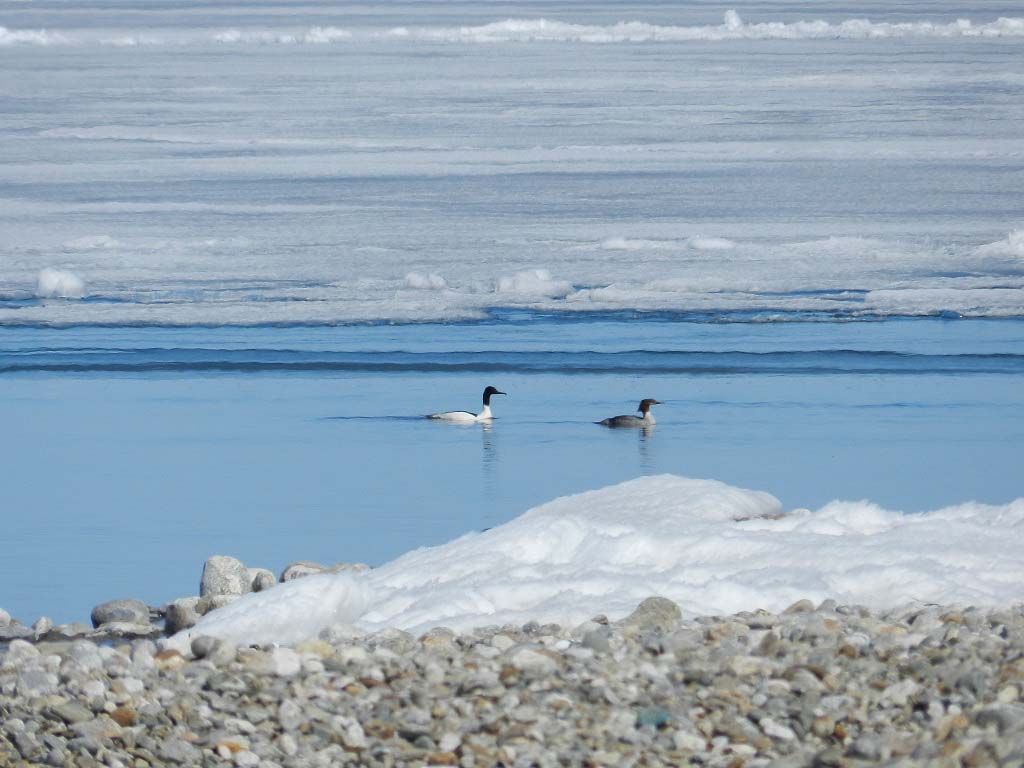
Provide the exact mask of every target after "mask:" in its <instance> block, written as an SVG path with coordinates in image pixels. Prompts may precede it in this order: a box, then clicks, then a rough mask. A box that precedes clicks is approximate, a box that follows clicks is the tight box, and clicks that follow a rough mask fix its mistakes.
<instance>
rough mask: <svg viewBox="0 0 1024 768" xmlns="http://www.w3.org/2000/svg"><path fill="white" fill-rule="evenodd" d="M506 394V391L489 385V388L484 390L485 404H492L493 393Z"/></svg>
mask: <svg viewBox="0 0 1024 768" xmlns="http://www.w3.org/2000/svg"><path fill="white" fill-rule="evenodd" d="M504 394H505V393H504V392H502V391H501V390H500V389H495V388H494V387H488V388H487V389H485V390H484V405H490V404H491V395H504Z"/></svg>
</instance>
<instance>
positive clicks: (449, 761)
mask: <svg viewBox="0 0 1024 768" xmlns="http://www.w3.org/2000/svg"><path fill="white" fill-rule="evenodd" d="M458 764H459V758H458V757H456V756H455V753H454V752H433V753H431V754H430V755H429V756H428V757H427V765H458Z"/></svg>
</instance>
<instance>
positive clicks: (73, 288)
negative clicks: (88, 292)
mask: <svg viewBox="0 0 1024 768" xmlns="http://www.w3.org/2000/svg"><path fill="white" fill-rule="evenodd" d="M84 295H85V283H84V282H83V280H82V278H80V277H79V276H78V275H76V274H75V273H74V272H64V271H62V270H59V269H51V268H49V267H47V268H46V269H41V270H39V275H38V276H37V277H36V296H38V297H39V298H40V299H80V298H82V297H83V296H84Z"/></svg>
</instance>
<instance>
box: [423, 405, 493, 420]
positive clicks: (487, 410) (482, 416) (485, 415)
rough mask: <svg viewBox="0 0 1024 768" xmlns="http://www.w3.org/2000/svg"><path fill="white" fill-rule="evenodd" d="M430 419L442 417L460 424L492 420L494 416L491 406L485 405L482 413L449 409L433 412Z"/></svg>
mask: <svg viewBox="0 0 1024 768" xmlns="http://www.w3.org/2000/svg"><path fill="white" fill-rule="evenodd" d="M427 418H428V419H441V420H442V421H454V422H457V423H459V424H473V423H475V422H478V421H490V420H491V419H493V418H494V416H493V415H492V414H491V406H489V405H485V406H484V409H483V410H482V411H480V413H470V412H469V411H448V412H447V413H432V414H430V415H429V416H427Z"/></svg>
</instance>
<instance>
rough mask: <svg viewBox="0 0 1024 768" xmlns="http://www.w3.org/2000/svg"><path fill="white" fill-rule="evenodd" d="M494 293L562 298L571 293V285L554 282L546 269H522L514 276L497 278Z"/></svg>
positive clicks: (562, 281)
mask: <svg viewBox="0 0 1024 768" xmlns="http://www.w3.org/2000/svg"><path fill="white" fill-rule="evenodd" d="M494 290H495V292H496V293H512V294H525V295H527V296H543V297H547V298H550V297H563V296H565V295H566V294H568V293H569V292H570V291H572V283H570V282H568V281H566V280H555V279H554V278H553V277H551V273H550V272H548V271H547V270H546V269H524V270H523V271H522V272H516V273H515V274H514V275H506V276H504V277H500V278H498V282H497V284H496V285H495V287H494Z"/></svg>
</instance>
